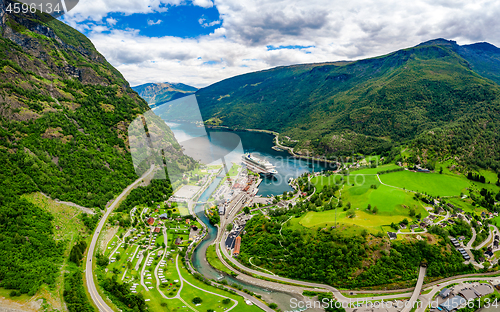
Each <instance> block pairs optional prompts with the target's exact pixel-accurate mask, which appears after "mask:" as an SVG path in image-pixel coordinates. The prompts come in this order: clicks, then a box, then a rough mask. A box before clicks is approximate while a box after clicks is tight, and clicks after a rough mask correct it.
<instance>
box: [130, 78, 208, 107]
mask: <svg viewBox="0 0 500 312" xmlns="http://www.w3.org/2000/svg"><path fill="white" fill-rule="evenodd" d="M132 89H133V90H134V91H136V92H137V93H139V95H140V96H141V97H142V98H143V99H145V100H146V102H148V104H149V106H150V107H155V106H158V105H161V104H163V103H165V102H167V101H172V100H175V99H178V98H181V97H183V96H186V95H189V94H193V93H195V92H196V90H198V89H197V88H195V87H191V86H188V85H185V84H183V83H169V82H159V83H145V84H142V85H139V86H135V87H132Z"/></svg>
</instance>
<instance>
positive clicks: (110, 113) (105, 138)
mask: <svg viewBox="0 0 500 312" xmlns="http://www.w3.org/2000/svg"><path fill="white" fill-rule="evenodd" d="M6 3H8V2H6V0H0V21H1V25H0V26H1V36H0V163H1V164H2V165H1V168H2V170H0V287H2V288H6V289H12V290H13V293H12V294H13V295H16V293H17V294H21V293H22V294H25V293H27V294H29V295H30V296H31V295H34V294H35V293H37V291H38V290H39V289H40V287H41V286H42V285H44V284H46V285H49V288H50V289H56V288H54V287H58V288H57V289H61V287H62V286H64V285H55V283H56V282H57V281H59V280H60V278H59V277H60V274H62V272H61V271H60V266H61V264H62V263H63V262H64V261H63V258H64V257H65V254H64V253H65V251H66V250H65V248H66V247H67V244H68V240H70V241H72V242H73V240H74V241H76V240H77V239H78V237H76V236H73V235H71V237H70V236H68V237H63V238H61V239H60V240H57V241H56V240H55V239H54V236H55V232H56V231H57V230H58V228H56V225H57V224H58V223H57V222H59V221H60V220H55V217H54V215H52V214H51V213H49V212H47V211H46V210H45V209H43V208H42V207H40V206H38V205H37V204H36V203H33V202H30V201H28V200H26V198H25V197H23V196H21V195H22V194H25V193H33V192H43V193H44V194H46V195H47V196H50V197H51V198H53V199H60V200H62V201H68V202H74V203H77V204H79V205H82V206H85V207H89V208H97V209H95V210H96V211H99V209H103V208H104V207H105V205H106V203H107V202H109V200H111V199H112V198H113V197H114V196H115V195H117V194H119V193H120V192H121V191H122V190H123V189H124V188H125V187H126V186H127V185H128V184H130V183H131V181H133V180H135V179H136V178H137V175H136V173H135V170H134V167H133V165H132V158H131V156H130V153H129V142H128V138H127V128H128V125H129V124H130V123H131V121H132V120H134V118H136V117H137V116H138V115H139V114H141V113H144V112H145V111H147V110H149V107H148V105H147V103H146V102H145V101H144V100H143V99H141V98H140V97H139V95H138V94H137V93H136V92H135V91H133V90H132V89H131V88H130V87H129V84H128V83H127V81H125V79H124V78H123V76H122V75H121V74H120V73H119V72H118V71H117V70H116V69H114V68H113V67H112V66H111V65H110V64H109V63H108V62H107V61H106V60H105V58H104V57H103V56H102V55H100V54H99V53H98V52H97V51H96V50H95V48H94V46H93V45H92V43H91V42H90V41H89V40H88V39H87V38H86V37H85V36H84V35H82V34H81V33H79V32H78V31H76V30H74V29H72V28H70V27H68V26H66V25H65V24H63V23H61V22H59V21H57V20H53V19H50V18H49V17H48V16H45V15H43V14H41V13H38V12H37V13H35V14H30V13H28V14H13V15H11V14H7V13H6V12H5V11H4V10H3V8H5V6H6ZM165 128H166V127H165ZM165 131H166V133H167V136H165V137H162V138H161V140H163V141H164V142H163V143H164V144H166V145H169V146H170V147H171V148H170V149H169V150H168V151H167V150H165V154H164V156H165V158H167V160H168V161H170V162H172V163H174V164H176V163H177V161H182V162H183V164H184V165H186V164H187V165H189V164H190V163H191V161H192V160H191V159H188V158H186V157H185V156H183V155H182V152H181V147H180V146H179V144H178V143H177V142H176V141H175V138H174V137H173V135H172V133H171V131H170V130H169V129H168V128H167V129H165ZM163 182H164V183H162V192H164V194H166V195H168V194H169V193H171V191H172V190H171V186H170V185H169V183H168V181H165V180H164V181H163ZM95 216H97V217H96V218H94V217H92V218H82V222H84V223H85V225H88V226H89V227H90V228H91V229H92V226H93V225H95V222H96V221H97V220H98V217H99V214H96V215H95ZM84 251H85V248H83V250H80V251H79V253H80V254H81V253H82V252H84ZM77 262H78V261H77ZM71 274H72V275H71V276H74V280H73V281H72V282H71V283H70V284H68V285H66V286H67V287H69V288H70V289H71V291H72V295H71V298H72V299H71V300H73V302H71V306H73V307H77V306H83V305H87V304H86V303H85V300H86V295H85V290H84V288H83V284H82V282H81V272H80V273H78V272H77V269H76V267H75V270H73V271H72V273H71ZM78 274H80V275H78ZM76 293H78V294H76ZM61 295H62V292H61ZM67 303H68V302H67ZM69 304H70V303H68V305H69ZM70 311H90V310H87V309H85V310H84V309H82V308H74V309H72V310H70Z"/></svg>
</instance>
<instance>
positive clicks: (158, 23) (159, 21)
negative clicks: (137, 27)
mask: <svg viewBox="0 0 500 312" xmlns="http://www.w3.org/2000/svg"><path fill="white" fill-rule="evenodd" d="M162 22H163V21H162V20H161V19H159V20H157V21H156V22H155V21H153V20H148V25H149V26H153V25H160V24H161V23H162Z"/></svg>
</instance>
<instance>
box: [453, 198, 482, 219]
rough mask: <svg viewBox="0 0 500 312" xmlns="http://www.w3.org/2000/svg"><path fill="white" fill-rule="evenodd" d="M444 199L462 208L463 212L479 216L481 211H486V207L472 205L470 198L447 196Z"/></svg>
mask: <svg viewBox="0 0 500 312" xmlns="http://www.w3.org/2000/svg"><path fill="white" fill-rule="evenodd" d="M446 201H447V202H449V203H451V204H453V205H454V206H455V207H457V208H460V209H462V210H463V211H464V212H470V213H473V214H476V215H478V216H480V215H481V212H483V211H484V212H488V210H487V209H486V208H483V207H478V206H472V204H471V203H470V199H466V200H463V199H460V198H447V199H446Z"/></svg>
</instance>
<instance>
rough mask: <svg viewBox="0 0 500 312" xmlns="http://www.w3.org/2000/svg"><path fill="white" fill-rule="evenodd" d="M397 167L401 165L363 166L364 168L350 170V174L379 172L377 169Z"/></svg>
mask: <svg viewBox="0 0 500 312" xmlns="http://www.w3.org/2000/svg"><path fill="white" fill-rule="evenodd" d="M399 168H401V167H400V166H398V165H395V164H387V165H382V166H378V167H377V168H365V169H361V170H356V171H352V173H351V174H377V172H379V171H384V170H392V169H399Z"/></svg>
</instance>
